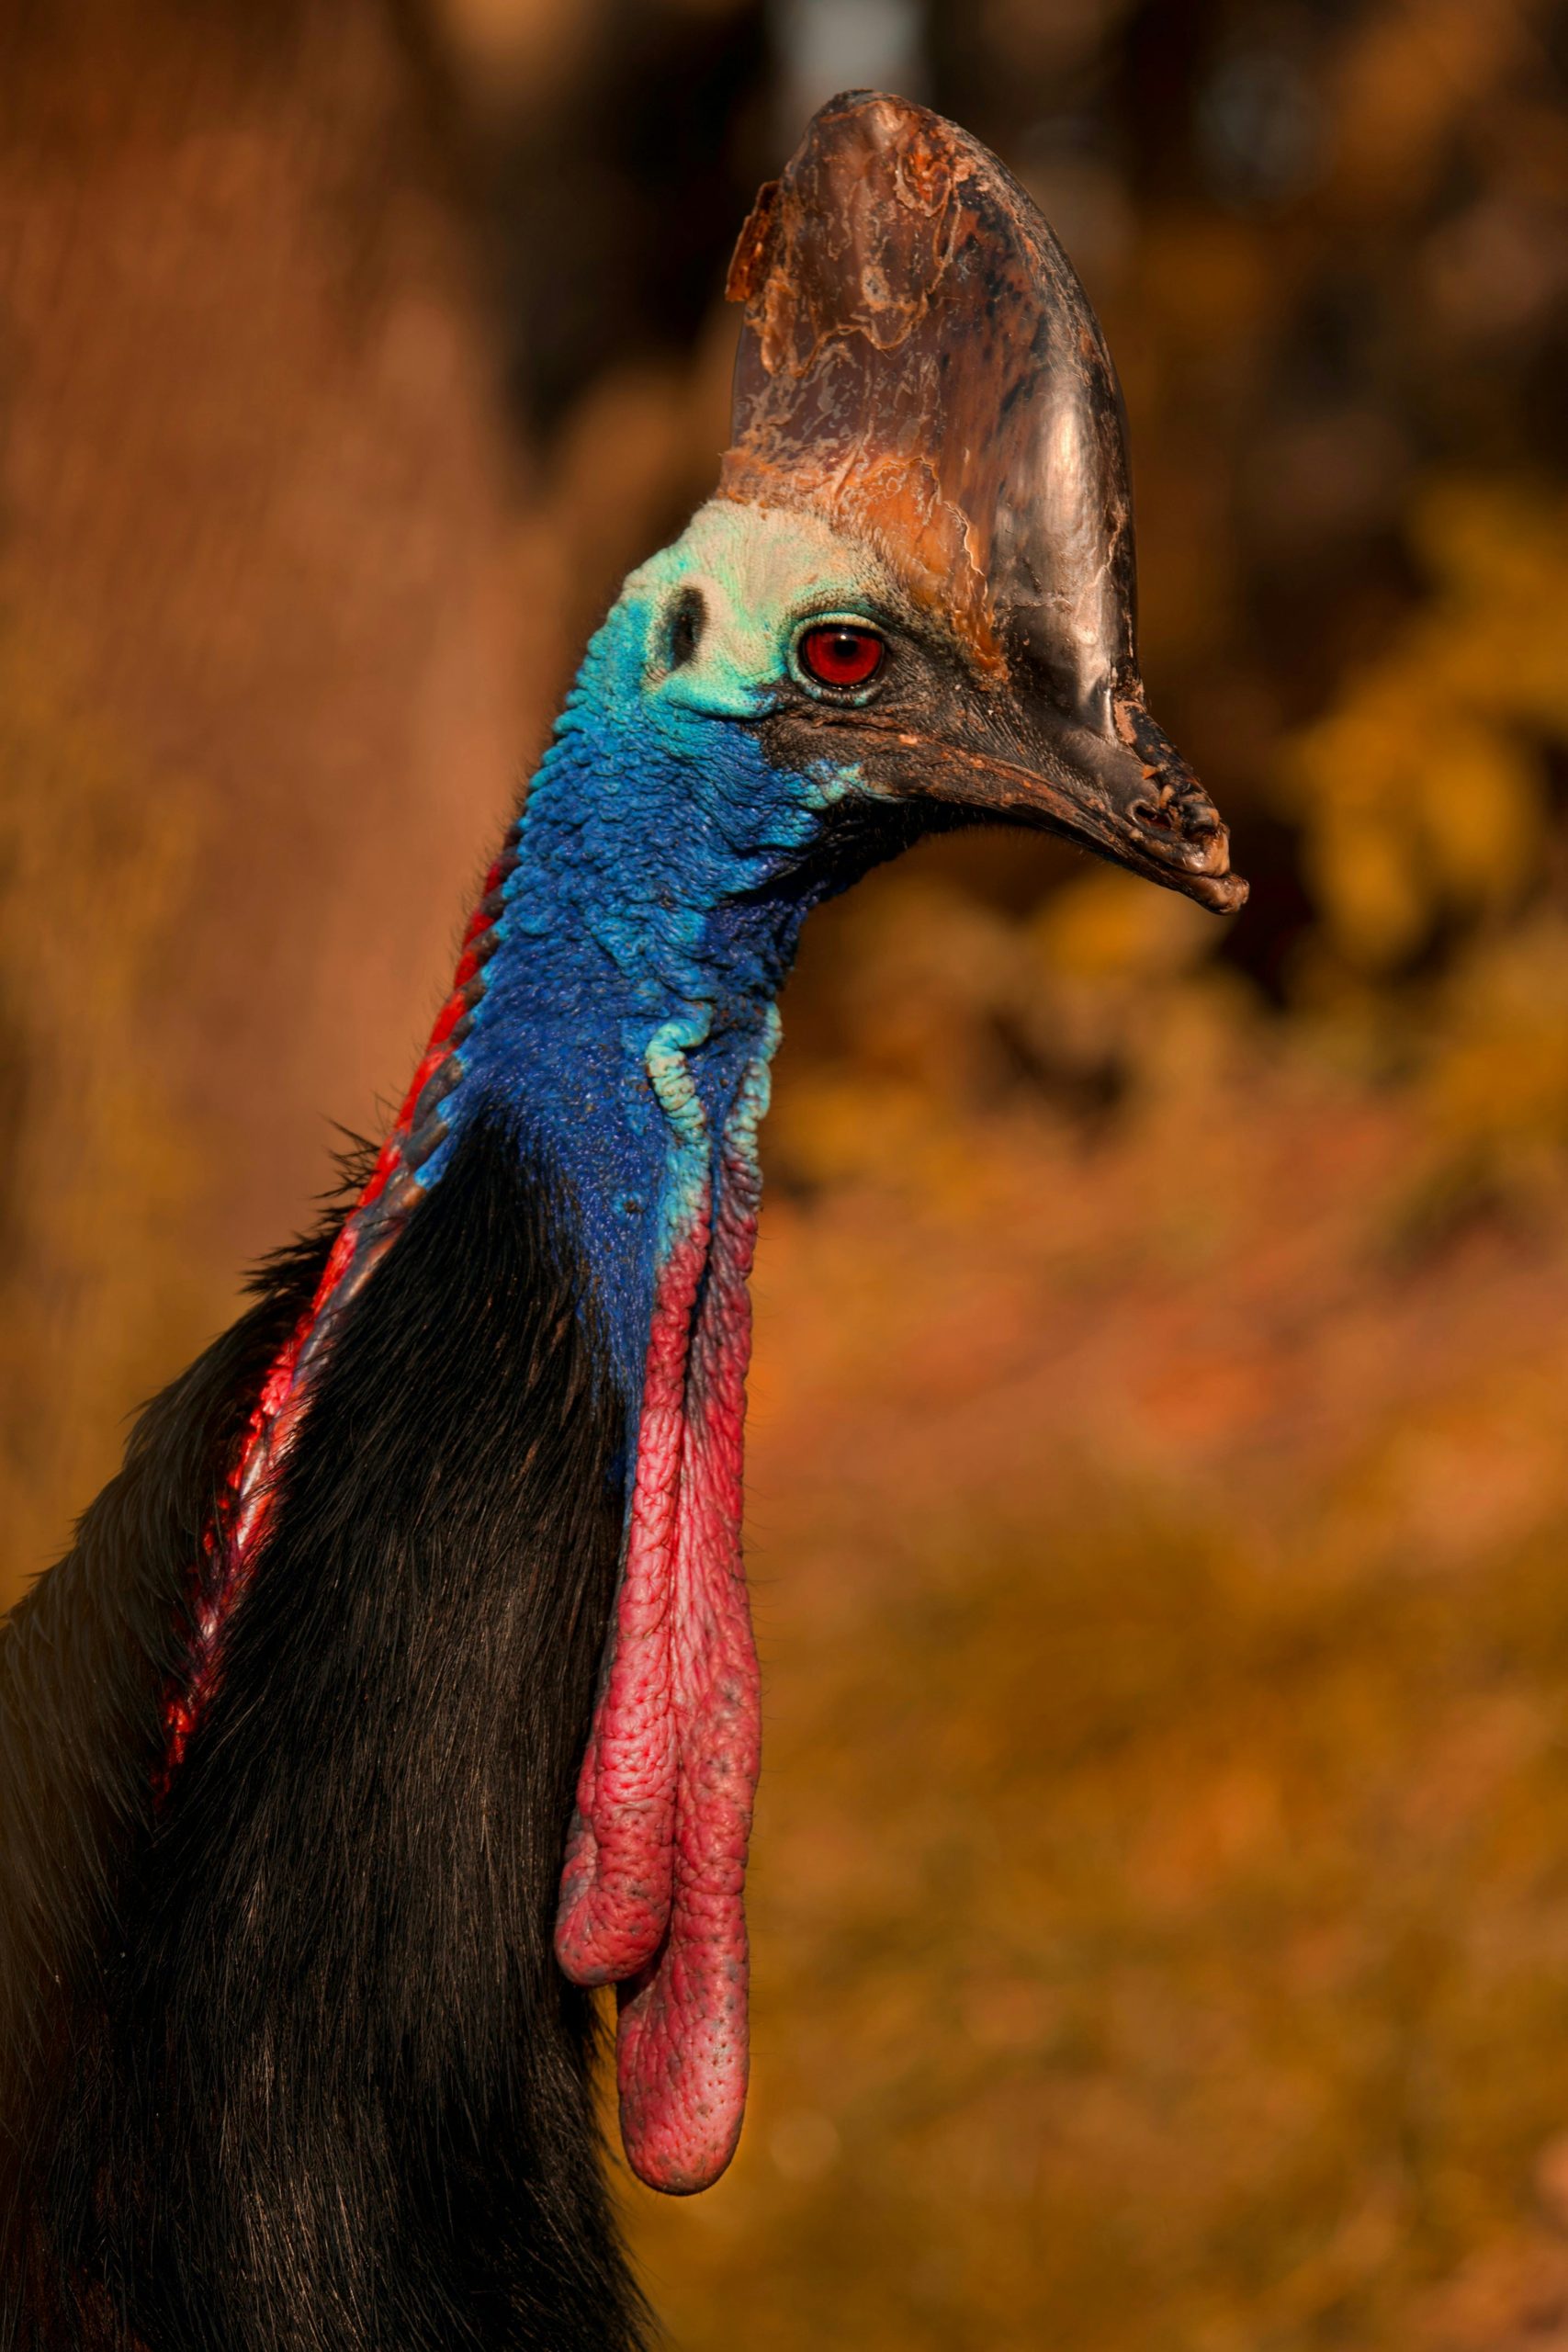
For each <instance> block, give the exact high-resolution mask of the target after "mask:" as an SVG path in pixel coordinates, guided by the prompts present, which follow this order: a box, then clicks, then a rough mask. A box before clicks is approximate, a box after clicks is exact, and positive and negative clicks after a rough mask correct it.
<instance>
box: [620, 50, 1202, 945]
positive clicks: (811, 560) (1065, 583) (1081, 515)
mask: <svg viewBox="0 0 1568 2352" xmlns="http://www.w3.org/2000/svg"><path fill="white" fill-rule="evenodd" d="M728 290H729V293H730V295H731V298H732V299H734V300H739V301H742V302H744V304H745V306H746V314H745V323H744V326H743V329H742V334H741V340H740V349H739V358H738V363H737V368H736V379H735V404H734V419H733V433H734V445H733V447H731V449H730V450H729V452H728V455H727V457H726V458H725V460H724V466H723V473H722V478H721V481H720V487H719V492H718V495H717V497H716V498H715V499H714V500H712V501H711V502H710V503H708V504H707V505H705V507H703V508H702V509H701V511H700V512H699V513H698V515H696V517H695V519H694V522H693V523H692V525H691V526H690V527H689V528H688V530H687V531H686V532H685V534H684V535H683V536H682V538H681V539H680V540H678V541H677V542H676V544H675V545H674V546H673V547H671V548H667V549H666V550H665V551H664V552H663V553H662V554H660V555H659V556H657V557H656V558H655V559H654V560H652V561H651V562H650V563H649V564H647V565H645V566H644V567H643V568H642V570H641V571H638V572H637V573H634V575H633V576H632V578H631V580H630V581H629V582H627V587H626V605H627V607H628V608H629V609H630V610H631V611H634V612H635V613H636V616H637V626H638V628H640V630H641V631H642V633H643V636H642V650H643V662H642V670H641V676H640V678H639V681H638V684H639V688H640V693H641V695H642V697H643V700H644V702H645V706H646V708H647V712H648V714H649V718H650V719H651V720H652V722H653V723H654V724H655V725H657V726H659V727H660V728H661V729H662V728H666V727H668V728H669V729H671V736H672V738H673V739H675V740H681V739H684V741H686V742H687V743H688V744H690V743H691V742H692V741H694V740H695V739H694V734H693V731H692V730H693V727H694V723H701V722H709V723H711V724H712V725H713V726H715V727H716V728H725V727H728V728H731V729H733V728H735V727H738V726H739V727H742V728H745V729H748V730H749V731H750V734H751V735H752V736H753V737H754V739H755V741H757V742H758V743H759V744H760V745H761V749H762V751H763V752H764V754H765V756H766V760H767V763H768V765H769V767H770V769H771V770H772V772H773V775H775V776H776V777H777V779H778V793H779V800H780V806H779V808H778V809H776V810H774V811H771V812H769V813H770V815H772V816H773V817H775V818H781V819H783V820H784V831H786V832H787V833H788V834H789V836H790V838H791V840H792V841H793V842H795V844H796V845H797V846H798V847H799V848H801V849H805V848H807V847H808V846H809V847H811V848H813V849H816V848H818V847H820V848H823V849H825V850H826V851H827V853H828V854H829V858H831V854H832V849H833V845H834V842H835V837H836V836H837V837H838V838H839V839H840V840H841V841H842V842H843V843H844V846H845V849H846V852H848V851H849V850H850V845H851V843H852V842H853V843H855V844H856V848H857V851H858V853H859V854H860V855H861V856H863V854H864V852H863V849H860V847H859V845H860V843H861V842H862V841H863V838H864V835H865V831H866V829H865V826H864V823H863V820H864V819H865V818H866V816H867V814H868V811H869V809H871V808H872V807H873V806H874V805H876V804H892V805H893V806H895V807H896V808H897V809H898V810H899V811H900V812H901V820H902V821H901V823H900V824H899V825H897V827H895V828H892V829H891V831H890V833H889V835H888V836H887V837H886V845H887V846H892V845H894V844H895V842H896V841H897V839H898V838H900V837H901V838H908V837H909V835H911V834H912V833H913V832H915V831H920V830H928V829H936V828H940V827H946V826H950V825H953V824H954V823H963V822H965V821H975V820H987V819H990V820H998V819H999V820H1005V821H1008V822H1010V823H1018V824H1024V825H1029V826H1033V827H1038V828H1041V829H1043V830H1046V831H1055V832H1060V833H1066V834H1067V835H1069V836H1070V837H1072V838H1073V839H1075V840H1077V841H1078V842H1081V843H1083V844H1084V845H1085V846H1087V847H1088V848H1089V849H1091V850H1092V851H1094V852H1095V853H1096V854H1099V855H1100V856H1103V857H1107V858H1110V859H1111V860H1113V861H1114V862H1116V863H1118V864H1120V865H1126V866H1129V867H1131V868H1133V869H1134V871H1135V872H1137V873H1140V874H1144V875H1146V876H1149V877H1150V878H1151V879H1152V880H1155V881H1157V882H1162V883H1164V884H1166V885H1167V886H1168V887H1169V888H1174V889H1179V890H1182V891H1184V892H1186V893H1187V894H1188V895H1189V896H1190V897H1191V898H1194V899H1199V900H1200V901H1201V903H1202V904H1204V905H1206V906H1209V907H1212V908H1213V909H1215V910H1218V911H1221V912H1230V911H1233V910H1235V908H1237V907H1239V906H1240V905H1241V904H1242V902H1243V900H1244V899H1245V898H1246V895H1247V886H1246V884H1245V883H1244V882H1242V881H1241V880H1240V879H1239V878H1238V877H1237V876H1234V875H1233V874H1232V872H1231V870H1230V862H1229V846H1228V840H1227V836H1226V832H1225V829H1224V826H1223V825H1222V824H1221V822H1220V820H1219V818H1218V815H1217V814H1216V812H1215V810H1214V809H1213V804H1212V803H1211V802H1210V800H1209V798H1208V797H1207V795H1206V794H1205V793H1204V792H1203V790H1202V788H1201V786H1200V785H1199V783H1198V781H1197V779H1196V778H1195V777H1194V775H1192V773H1191V771H1190V768H1189V767H1188V766H1187V765H1186V763H1185V762H1184V761H1183V760H1182V759H1181V757H1180V755H1179V753H1178V752H1176V751H1175V750H1174V748H1173V747H1172V745H1171V744H1170V743H1169V742H1168V741H1167V739H1166V737H1165V736H1164V734H1163V733H1162V732H1161V730H1160V729H1159V728H1158V727H1157V726H1156V723H1155V721H1154V720H1153V718H1150V716H1149V714H1148V712H1147V710H1146V709H1145V701H1144V688H1143V683H1142V680H1141V678H1140V676H1139V674H1138V663H1137V650H1136V639H1135V577H1134V545H1133V518H1132V505H1131V497H1130V492H1129V486H1128V473H1127V456H1126V447H1125V436H1124V425H1123V418H1122V401H1121V395H1120V391H1119V389H1118V386H1117V382H1116V377H1115V372H1114V369H1113V368H1112V367H1111V359H1110V356H1109V354H1108V353H1107V351H1106V348H1105V345H1104V341H1103V339H1102V337H1101V334H1100V328H1099V324H1098V322H1097V321H1096V319H1095V317H1094V314H1093V312H1092V311H1091V310H1090V309H1089V303H1088V300H1086V298H1085V296H1084V292H1083V289H1082V288H1081V287H1080V286H1079V284H1078V281H1077V277H1076V276H1075V275H1074V272H1073V269H1072V266H1071V265H1070V264H1069V262H1068V261H1067V259H1066V255H1065V254H1063V252H1062V250H1061V248H1060V246H1059V245H1058V244H1057V243H1056V241H1055V238H1054V236H1053V235H1052V233H1051V231H1050V230H1049V228H1048V227H1047V226H1046V223H1045V221H1044V220H1043V219H1042V217H1041V215H1040V213H1039V212H1038V210H1037V209H1036V208H1035V207H1034V205H1033V204H1032V201H1031V200H1030V198H1028V196H1026V195H1025V193H1024V192H1023V190H1022V189H1021V187H1018V185H1017V183H1016V182H1015V181H1014V180H1012V179H1011V177H1010V175H1009V174H1008V173H1007V172H1006V171H1005V170H1003V168H1002V166H1001V165H1000V164H998V162H997V160H996V158H995V157H994V156H992V155H990V154H989V153H987V151H986V149H985V148H983V147H982V146H980V144H979V143H978V142H977V141H976V140H974V139H972V138H970V137H969V136H968V135H967V134H966V133H964V131H962V130H958V129H957V128H956V127H955V126H954V125H953V124H951V123H949V122H946V121H944V120H943V119H941V118H940V117H938V116H935V115H932V114H930V113H928V112H927V111H926V110H925V109H924V108H922V107H916V106H913V105H911V104H909V103H908V101H907V100H904V99H899V98H893V97H886V96H876V95H870V94H865V93H856V94H852V95H850V96H845V97H842V98H839V99H836V100H834V101H833V102H832V103H831V104H830V105H829V106H827V107H824V108H823V109H822V110H821V112H820V113H819V114H818V116H817V118H816V119H815V120H814V121H813V123H812V125H811V127H810V129H809V131H808V132H807V138H806V140H805V141H804V142H803V144H802V146H801V148H800V150H799V152H798V153H797V154H796V155H795V158H794V160H793V162H792V163H791V164H790V166H789V168H788V170H787V171H786V173H785V175H784V178H783V179H782V180H781V181H778V182H774V183H771V184H770V185H769V186H768V187H765V188H764V189H763V190H762V193H761V198H759V201H758V203H757V205H756V208H755V209H754V210H753V212H752V215H751V218H750V220H749V221H748V223H747V225H746V227H745V229H744V231H743V232H742V234H741V237H740V242H739V248H738V250H737V253H736V256H735V260H734V263H733V265H732V267H731V272H730V280H729V289H728ZM708 756H709V757H710V758H711V756H712V755H711V753H710V754H709V755H708ZM834 811H838V812H839V814H838V816H837V817H836V818H835V816H834V815H833V813H832V812H834ZM757 813H758V815H759V817H761V813H762V812H761V810H759V811H758V812H757ZM846 820H847V821H846ZM856 820H862V821H860V822H857V821H856ZM766 830H767V827H766V824H765V822H764V831H766ZM873 831H874V829H873ZM748 845H749V846H750V844H748ZM759 845H760V844H759ZM779 846H780V848H781V849H782V847H783V842H782V839H781V840H780V842H779ZM873 854H874V852H873ZM846 878H847V876H846Z"/></svg>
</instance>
